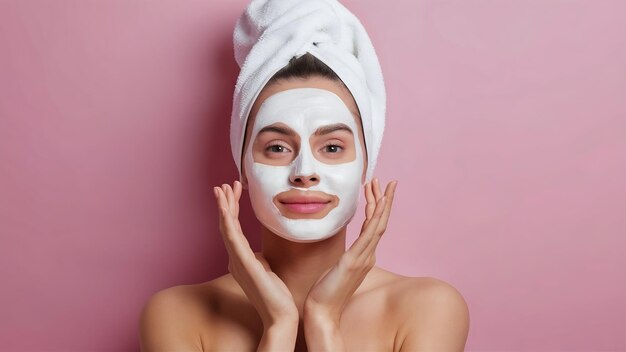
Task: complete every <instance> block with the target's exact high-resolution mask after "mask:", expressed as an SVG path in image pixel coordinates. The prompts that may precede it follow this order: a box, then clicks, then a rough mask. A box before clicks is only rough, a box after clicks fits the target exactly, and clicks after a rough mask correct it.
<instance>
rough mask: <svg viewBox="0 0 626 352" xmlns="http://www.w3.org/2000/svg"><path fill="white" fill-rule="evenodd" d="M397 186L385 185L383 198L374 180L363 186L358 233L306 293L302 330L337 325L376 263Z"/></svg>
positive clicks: (392, 183) (376, 181)
mask: <svg viewBox="0 0 626 352" xmlns="http://www.w3.org/2000/svg"><path fill="white" fill-rule="evenodd" d="M397 183H398V182H397V181H393V182H390V183H389V184H387V187H386V188H385V194H384V196H383V195H382V194H381V191H380V185H379V182H378V179H377V178H375V179H374V180H373V181H372V182H368V183H367V184H366V185H365V186H364V188H365V190H364V191H365V199H366V200H367V205H366V207H365V216H366V218H365V221H364V222H363V226H362V227H361V234H360V235H359V238H357V239H356V240H355V241H354V243H353V244H352V245H351V246H350V248H349V249H348V250H347V251H346V252H345V253H344V254H343V255H342V257H341V258H340V259H339V262H338V263H337V264H336V265H335V266H333V267H332V268H330V269H329V270H327V271H326V273H325V274H323V275H322V276H321V277H320V278H319V279H318V280H317V282H316V283H315V284H314V285H313V287H312V288H311V290H310V291H309V293H308V295H307V297H306V300H305V302H304V317H303V318H304V324H305V328H306V327H307V324H326V325H329V326H331V327H332V328H336V327H338V326H339V319H340V318H341V314H342V312H343V310H344V307H345V306H346V304H347V303H348V301H349V300H350V298H351V297H352V294H353V293H354V292H355V291H356V289H357V288H358V287H359V286H360V285H361V282H363V280H364V279H365V277H366V275H367V273H368V272H369V271H370V270H371V269H372V268H373V267H374V264H375V263H376V255H375V250H376V246H377V245H378V241H379V240H380V238H381V236H382V235H383V233H384V232H385V229H386V227H387V220H388V219H389V214H390V212H391V205H392V203H393V196H394V193H395V190H396V185H397ZM307 340H308V339H307Z"/></svg>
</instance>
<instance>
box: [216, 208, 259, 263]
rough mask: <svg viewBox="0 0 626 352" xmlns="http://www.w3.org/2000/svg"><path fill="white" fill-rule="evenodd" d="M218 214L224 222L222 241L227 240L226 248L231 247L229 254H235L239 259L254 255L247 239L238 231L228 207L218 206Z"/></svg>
mask: <svg viewBox="0 0 626 352" xmlns="http://www.w3.org/2000/svg"><path fill="white" fill-rule="evenodd" d="M220 215H221V217H222V221H223V224H224V232H225V234H224V235H225V236H224V237H225V238H224V241H225V242H227V249H228V248H230V249H231V250H229V255H231V256H233V255H234V256H236V257H237V258H239V260H240V261H247V259H248V258H249V257H250V256H251V255H254V254H253V253H252V249H251V248H250V244H249V243H248V240H247V239H246V237H245V236H244V235H243V233H241V231H238V229H237V227H236V224H235V222H234V219H233V217H232V215H231V214H230V210H228V208H226V207H220Z"/></svg>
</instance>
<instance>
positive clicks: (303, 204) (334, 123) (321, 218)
mask: <svg viewBox="0 0 626 352" xmlns="http://www.w3.org/2000/svg"><path fill="white" fill-rule="evenodd" d="M242 159H243V161H242V168H243V172H242V174H243V180H242V181H243V183H244V186H245V187H246V188H248V190H249V193H250V199H251V201H252V206H253V209H254V211H255V214H256V216H257V218H258V219H259V220H260V221H261V223H263V224H264V225H265V226H266V227H267V228H268V229H270V230H272V231H273V232H274V233H276V234H278V235H280V236H282V237H284V238H286V239H290V240H293V241H297V242H312V241H318V240H322V239H325V238H327V237H330V236H332V235H334V234H336V233H337V232H338V231H339V230H341V228H342V227H343V226H345V225H346V224H347V223H348V222H349V221H350V219H351V218H352V216H353V215H354V212H355V211H356V207H357V205H358V201H359V197H360V190H361V185H362V182H363V180H364V178H365V170H366V154H365V146H364V142H363V132H362V128H361V124H360V119H359V117H358V109H357V107H356V104H355V102H354V100H353V98H352V96H351V95H350V93H349V92H348V91H347V90H346V89H345V88H344V87H342V86H340V85H339V84H338V83H337V82H334V81H332V80H329V79H326V78H322V77H311V78H309V79H293V80H282V81H279V82H277V83H276V84H272V85H270V86H267V87H265V89H264V90H263V91H262V92H261V94H260V95H259V97H258V98H257V100H256V102H255V104H254V106H253V108H252V111H251V113H250V118H249V120H248V123H247V128H246V141H244V153H243V156H242Z"/></svg>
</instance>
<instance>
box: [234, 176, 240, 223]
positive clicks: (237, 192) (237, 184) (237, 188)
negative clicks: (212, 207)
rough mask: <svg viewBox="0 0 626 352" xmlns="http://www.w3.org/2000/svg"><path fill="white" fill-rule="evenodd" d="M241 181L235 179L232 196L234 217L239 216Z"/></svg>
mask: <svg viewBox="0 0 626 352" xmlns="http://www.w3.org/2000/svg"><path fill="white" fill-rule="evenodd" d="M241 188H242V187H241V182H239V181H235V186H234V196H235V205H236V206H235V217H236V218H238V217H239V199H241Z"/></svg>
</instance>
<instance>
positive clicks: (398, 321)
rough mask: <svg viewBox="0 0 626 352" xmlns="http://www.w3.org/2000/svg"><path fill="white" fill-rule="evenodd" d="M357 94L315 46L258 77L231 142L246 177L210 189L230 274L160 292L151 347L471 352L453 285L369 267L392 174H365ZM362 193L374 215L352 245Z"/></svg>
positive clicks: (146, 325)
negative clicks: (245, 211) (250, 220)
mask: <svg viewBox="0 0 626 352" xmlns="http://www.w3.org/2000/svg"><path fill="white" fill-rule="evenodd" d="M344 72H345V71H344ZM357 101H360V99H358V98H357V97H355V96H354V95H353V94H352V93H351V90H350V89H349V87H347V85H346V84H345V83H344V81H343V80H342V79H341V78H340V77H339V76H338V75H337V74H336V73H335V72H334V71H333V69H331V68H330V67H329V66H328V65H326V64H325V63H324V62H322V61H321V60H319V59H318V58H316V57H315V56H314V55H312V54H310V53H306V54H304V55H301V56H299V57H297V58H296V57H295V56H294V57H292V58H291V59H290V60H289V63H288V65H287V66H285V67H283V68H282V69H280V70H279V71H278V72H276V73H275V74H273V75H272V76H271V78H270V79H269V80H267V83H265V84H263V86H262V88H261V90H260V92H258V95H256V97H255V99H254V100H253V104H252V105H251V107H250V110H249V114H246V119H245V123H244V125H243V131H242V132H244V133H243V139H242V141H241V149H239V148H237V147H236V146H234V147H233V150H236V153H234V155H236V156H237V158H239V160H237V159H235V161H236V163H237V164H238V166H240V172H241V175H240V176H241V183H240V182H239V181H235V182H234V184H233V185H232V186H231V185H227V184H224V185H222V186H221V187H216V188H215V189H214V193H215V197H216V202H217V206H218V209H219V219H220V232H221V234H222V238H223V240H224V244H225V246H226V249H227V251H228V254H229V264H228V269H229V272H230V273H228V274H226V275H223V276H221V277H218V278H216V279H214V280H211V281H208V282H206V283H202V284H198V285H180V286H175V287H172V288H168V289H165V290H162V291H160V292H158V293H156V294H155V295H153V297H151V299H150V300H149V302H148V303H147V304H146V306H145V307H144V310H143V312H142V316H141V347H142V350H143V351H174V350H176V351H182V350H185V351H186V350H190V351H194V350H195V351H226V350H228V351H253V350H262V351H293V350H296V351H306V350H324V351H462V350H463V349H464V345H465V341H466V338H467V333H468V327H469V314H468V310H467V305H466V303H465V301H464V299H463V298H462V296H461V295H460V293H459V292H458V291H457V290H456V289H455V288H454V287H452V286H451V285H449V284H447V283H445V282H443V281H441V280H437V279H434V278H428V277H422V278H414V277H406V276H402V275H398V274H395V273H392V272H389V271H386V270H384V269H382V268H379V267H377V266H375V250H376V246H377V244H378V242H379V240H380V238H381V236H382V235H383V233H384V231H385V229H386V225H387V222H388V219H389V215H390V212H391V208H392V204H393V198H394V193H395V189H396V185H397V182H391V183H389V184H388V185H387V186H386V187H385V190H384V192H383V191H382V189H381V187H380V185H379V182H378V180H377V179H376V178H373V179H372V181H370V182H366V181H367V180H368V177H367V176H368V171H369V170H371V166H372V165H371V163H370V160H372V149H371V148H372V145H373V142H372V140H371V139H369V140H368V134H367V133H366V132H365V131H364V128H363V126H364V121H363V119H362V116H361V115H362V114H361V111H362V110H363V109H362V108H361V107H362V106H359V104H358V103H357ZM244 114H245V109H244ZM361 186H362V187H361ZM242 189H247V190H248V192H249V194H250V199H251V202H252V206H253V209H254V212H255V215H256V216H257V218H258V219H259V221H260V222H261V224H262V251H261V252H257V253H254V252H253V251H252V250H251V248H250V246H249V244H248V241H247V240H246V237H245V235H244V234H243V233H242V230H241V227H240V225H239V222H238V220H237V219H238V213H239V205H238V202H239V198H240V195H241V193H242ZM361 189H362V191H363V193H364V196H365V199H366V202H367V205H366V209H365V212H366V214H365V215H366V219H365V221H364V223H363V225H362V227H361V233H360V235H359V237H358V239H357V240H356V241H355V242H354V243H353V244H352V245H351V246H350V248H348V249H347V250H346V243H345V239H346V226H347V224H348V223H349V221H350V220H351V219H352V217H353V215H354V211H355V210H356V206H357V204H358V199H359V192H360V191H361Z"/></svg>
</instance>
